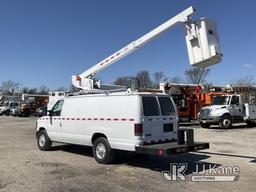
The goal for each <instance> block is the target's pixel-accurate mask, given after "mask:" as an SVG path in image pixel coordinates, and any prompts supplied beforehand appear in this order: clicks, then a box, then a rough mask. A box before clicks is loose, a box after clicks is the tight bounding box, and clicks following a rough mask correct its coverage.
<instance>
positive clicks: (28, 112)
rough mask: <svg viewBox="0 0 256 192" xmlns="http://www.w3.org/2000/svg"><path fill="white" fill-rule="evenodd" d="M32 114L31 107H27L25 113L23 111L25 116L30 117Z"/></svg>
mask: <svg viewBox="0 0 256 192" xmlns="http://www.w3.org/2000/svg"><path fill="white" fill-rule="evenodd" d="M30 114H31V113H30V111H29V109H25V111H24V113H23V115H24V117H29V116H30Z"/></svg>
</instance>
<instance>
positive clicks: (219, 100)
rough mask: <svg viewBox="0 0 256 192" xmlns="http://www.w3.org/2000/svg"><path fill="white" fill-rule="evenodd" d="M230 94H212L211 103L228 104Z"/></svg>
mask: <svg viewBox="0 0 256 192" xmlns="http://www.w3.org/2000/svg"><path fill="white" fill-rule="evenodd" d="M229 101H230V96H214V97H213V98H212V105H228V104H229Z"/></svg>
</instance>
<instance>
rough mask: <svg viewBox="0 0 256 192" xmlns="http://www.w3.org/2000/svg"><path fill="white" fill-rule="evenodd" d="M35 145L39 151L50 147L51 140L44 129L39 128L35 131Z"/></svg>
mask: <svg viewBox="0 0 256 192" xmlns="http://www.w3.org/2000/svg"><path fill="white" fill-rule="evenodd" d="M43 140H44V141H43ZM37 146H38V148H39V149H40V150H41V151H47V150H49V149H50V148H51V146H52V141H51V140H50V138H49V137H48V135H47V132H46V131H45V130H41V131H39V132H38V133H37Z"/></svg>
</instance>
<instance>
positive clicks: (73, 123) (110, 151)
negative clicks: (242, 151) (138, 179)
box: [36, 92, 209, 163]
mask: <svg viewBox="0 0 256 192" xmlns="http://www.w3.org/2000/svg"><path fill="white" fill-rule="evenodd" d="M184 131H185V132H187V134H186V139H185V138H184V135H185V134H184ZM36 135H37V141H38V147H39V149H40V150H43V151H44V150H48V149H50V147H51V145H52V142H53V141H54V142H62V143H70V144H78V145H86V146H93V155H94V157H95V159H96V161H97V162H98V163H110V162H111V161H112V160H113V158H114V154H115V151H116V150H125V151H135V152H137V153H142V154H156V155H169V154H176V153H181V152H187V151H195V150H198V149H206V148H209V144H208V143H198V142H197V143H195V142H194V141H193V130H192V129H188V130H182V132H180V131H179V128H178V115H177V111H176V109H175V105H174V102H173V100H172V98H171V97H170V96H168V95H166V94H159V93H154V94H152V93H146V92H143V93H142V92H141V93H140V92H137V93H127V92H121V93H120V92H119V93H111V94H107V95H106V94H88V95H78V96H69V97H66V98H64V99H62V100H59V101H57V103H56V104H55V105H54V106H53V108H52V110H50V111H49V114H48V116H44V117H41V118H39V119H38V120H37V134H36ZM178 138H179V139H178ZM185 140H186V141H185Z"/></svg>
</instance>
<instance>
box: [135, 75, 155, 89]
mask: <svg viewBox="0 0 256 192" xmlns="http://www.w3.org/2000/svg"><path fill="white" fill-rule="evenodd" d="M135 77H136V79H137V80H138V83H139V88H140V89H145V88H149V87H151V86H152V81H151V78H150V75H149V72H148V71H146V70H145V71H139V72H138V73H137V74H136V76H135Z"/></svg>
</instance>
